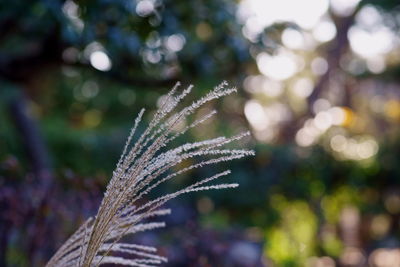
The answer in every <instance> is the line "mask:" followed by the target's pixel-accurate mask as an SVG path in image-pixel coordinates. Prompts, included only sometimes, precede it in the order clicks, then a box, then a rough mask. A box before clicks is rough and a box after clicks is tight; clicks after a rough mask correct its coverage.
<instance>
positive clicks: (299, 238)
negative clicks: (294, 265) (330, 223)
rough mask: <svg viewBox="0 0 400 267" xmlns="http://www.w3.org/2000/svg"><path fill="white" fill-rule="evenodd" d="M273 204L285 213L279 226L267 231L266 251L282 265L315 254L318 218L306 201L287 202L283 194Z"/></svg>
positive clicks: (303, 260)
mask: <svg viewBox="0 0 400 267" xmlns="http://www.w3.org/2000/svg"><path fill="white" fill-rule="evenodd" d="M272 202H273V206H274V207H276V208H277V209H278V210H280V212H281V216H282V217H281V222H280V225H279V226H278V227H275V228H272V229H270V230H268V231H267V233H266V239H267V245H266V248H265V250H266V254H267V256H268V257H269V258H270V259H271V260H272V261H273V262H275V263H276V264H278V265H279V266H282V265H284V264H285V263H288V262H293V261H297V262H298V261H299V260H300V261H301V262H302V263H305V261H306V260H307V258H308V257H309V256H311V255H313V253H314V249H315V239H316V234H317V233H316V230H317V218H316V216H315V214H314V213H313V212H312V210H311V208H310V206H309V205H308V204H307V203H306V202H304V201H299V200H297V201H290V202H289V201H287V200H286V199H285V198H284V197H282V196H275V197H273V199H272Z"/></svg>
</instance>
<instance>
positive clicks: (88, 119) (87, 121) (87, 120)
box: [83, 109, 102, 128]
mask: <svg viewBox="0 0 400 267" xmlns="http://www.w3.org/2000/svg"><path fill="white" fill-rule="evenodd" d="M101 120H102V114H101V111H100V110H97V109H91V110H88V111H86V112H85V113H84V114H83V124H84V126H85V127H88V128H94V127H96V126H98V125H99V124H100V122H101Z"/></svg>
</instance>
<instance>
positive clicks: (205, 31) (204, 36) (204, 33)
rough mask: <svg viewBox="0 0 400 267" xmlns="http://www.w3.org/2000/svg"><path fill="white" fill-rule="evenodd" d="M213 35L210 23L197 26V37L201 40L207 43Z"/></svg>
mask: <svg viewBox="0 0 400 267" xmlns="http://www.w3.org/2000/svg"><path fill="white" fill-rule="evenodd" d="M212 34H213V30H212V28H211V26H210V25H209V24H208V23H205V22H201V23H199V24H197V27H196V35H197V36H198V37H199V39H201V40H203V41H206V40H208V39H210V38H211V36H212Z"/></svg>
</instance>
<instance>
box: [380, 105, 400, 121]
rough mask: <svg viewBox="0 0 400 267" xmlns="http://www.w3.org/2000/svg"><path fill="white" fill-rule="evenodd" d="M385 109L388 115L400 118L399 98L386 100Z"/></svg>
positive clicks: (393, 118)
mask: <svg viewBox="0 0 400 267" xmlns="http://www.w3.org/2000/svg"><path fill="white" fill-rule="evenodd" d="M384 111H385V114H386V116H388V117H389V118H390V119H392V120H396V121H398V120H400V101H398V100H389V101H388V102H386V104H385V107H384Z"/></svg>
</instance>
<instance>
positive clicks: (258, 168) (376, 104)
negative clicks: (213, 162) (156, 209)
mask: <svg viewBox="0 0 400 267" xmlns="http://www.w3.org/2000/svg"><path fill="white" fill-rule="evenodd" d="M399 28H400V3H399V2H398V1H397V0H362V1H360V0H303V1H298V0H280V1H273V0H237V1H228V0H203V1H200V0H195V1H171V0H96V1H77V0H76V1H73V0H66V1H64V0H51V1H50V0H36V1H24V0H14V1H2V2H0V216H1V217H0V218H1V219H0V266H35V265H37V266H40V265H43V264H44V263H45V262H46V260H48V259H49V257H50V256H51V255H52V253H54V251H55V250H56V249H57V248H58V247H59V246H60V244H62V242H63V241H64V240H65V239H66V238H67V237H68V235H69V234H71V233H72V232H73V231H74V230H75V229H76V228H77V227H78V226H79V225H80V223H82V221H83V220H84V219H85V218H87V217H88V216H91V215H93V214H94V213H95V212H96V208H97V206H98V204H99V201H100V199H101V197H102V193H101V192H102V191H103V190H104V187H105V185H106V183H107V181H108V179H109V177H110V175H111V173H112V170H113V168H114V165H115V163H116V161H117V159H118V156H119V154H120V151H121V149H122V147H123V144H124V139H125V138H126V136H127V134H128V132H129V128H130V127H131V125H132V123H133V119H134V117H135V115H136V114H137V112H138V111H139V110H140V108H142V107H145V108H147V110H148V112H147V114H146V115H145V120H149V118H151V115H152V112H153V111H154V110H155V109H156V107H157V106H156V104H157V102H159V99H160V98H162V96H163V95H165V94H166V93H167V92H168V90H169V88H171V87H172V86H173V85H174V83H175V82H176V81H178V80H179V81H182V82H183V84H185V85H188V84H190V83H192V84H194V85H195V90H194V93H193V94H192V96H191V98H190V99H189V100H188V101H187V102H186V103H189V101H190V100H193V98H194V97H198V96H201V95H203V94H204V93H205V92H207V90H209V89H211V88H212V87H214V86H215V85H217V84H218V83H220V82H221V81H222V80H227V81H229V83H230V84H231V85H233V86H236V87H237V88H238V89H239V90H238V91H239V92H238V94H236V95H232V96H229V97H226V98H224V99H222V100H220V101H217V102H215V103H213V104H211V105H208V106H207V107H205V108H204V109H206V110H207V109H211V108H217V109H218V110H219V111H220V112H219V114H218V116H217V117H216V118H214V119H213V120H212V121H210V122H209V123H208V124H206V125H203V126H200V127H198V128H196V129H193V130H192V131H190V133H189V134H188V135H186V137H185V139H184V140H181V141H182V142H185V141H188V140H191V141H193V140H201V139H206V138H208V137H215V136H218V135H221V134H225V135H233V134H235V133H238V132H240V131H241V130H243V129H245V128H250V129H251V132H252V135H253V138H252V139H248V140H246V141H245V142H243V143H242V144H240V146H244V147H248V148H254V149H255V150H256V151H257V155H256V156H255V157H254V158H250V159H245V160H241V161H237V162H234V163H231V164H227V166H229V167H230V168H232V169H233V174H232V175H230V177H229V179H230V180H229V181H232V182H233V181H234V182H238V183H240V184H241V186H240V187H239V188H238V189H235V190H231V191H221V192H210V193H199V194H196V195H192V196H189V197H186V198H179V199H178V200H176V201H174V202H171V203H170V204H168V206H169V207H171V208H173V215H172V216H169V217H167V218H166V221H167V223H168V225H169V226H168V228H167V229H165V230H159V231H154V232H151V233H145V234H142V235H138V236H136V237H133V240H135V241H136V242H141V243H143V244H152V245H157V246H159V247H160V248H161V253H162V254H164V255H166V256H168V257H169V259H170V263H169V264H168V266H288V267H292V266H293V267H295V266H310V267H321V266H326V267H331V266H332V267H333V266H376V267H384V266H385V267H391V266H393V267H394V266H400V231H399V227H400V147H399V145H400V136H399V133H400V128H399V123H400V78H399V77H400V49H399V48H400V35H399ZM142 129H143V128H142ZM222 167H224V166H222ZM222 167H221V168H222ZM225 167H226V166H225ZM218 168H219V167H215V168H208V169H203V170H197V171H195V172H192V173H190V174H189V175H187V176H184V177H180V178H178V179H176V180H175V181H173V182H172V183H170V184H168V185H166V186H164V187H163V188H161V189H160V193H162V192H169V191H171V190H173V189H174V188H177V187H179V186H182V185H184V184H185V183H189V182H190V181H193V180H196V178H198V177H205V176H206V175H209V174H211V173H214V172H216V171H217V170H218Z"/></svg>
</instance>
